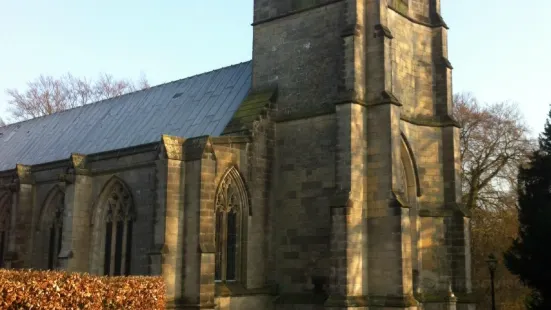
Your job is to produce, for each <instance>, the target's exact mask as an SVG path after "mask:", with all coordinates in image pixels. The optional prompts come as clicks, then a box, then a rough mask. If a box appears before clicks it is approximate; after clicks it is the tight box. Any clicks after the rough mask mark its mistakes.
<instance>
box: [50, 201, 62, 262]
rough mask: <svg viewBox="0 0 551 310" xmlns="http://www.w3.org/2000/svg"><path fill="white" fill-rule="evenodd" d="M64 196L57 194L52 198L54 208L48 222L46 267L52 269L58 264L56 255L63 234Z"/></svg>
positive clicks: (59, 249)
mask: <svg viewBox="0 0 551 310" xmlns="http://www.w3.org/2000/svg"><path fill="white" fill-rule="evenodd" d="M63 200H64V196H63V194H59V195H57V199H56V200H54V202H53V203H54V204H55V209H54V210H53V214H52V215H51V221H50V223H49V231H48V233H49V240H48V269H50V270H52V269H55V268H56V267H57V266H58V264H57V263H58V260H57V257H58V255H59V251H61V240H62V239H61V237H62V234H63V210H64V202H63Z"/></svg>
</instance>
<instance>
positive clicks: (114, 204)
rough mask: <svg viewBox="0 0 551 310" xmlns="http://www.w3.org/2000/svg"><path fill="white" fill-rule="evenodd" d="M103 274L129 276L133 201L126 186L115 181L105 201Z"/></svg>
mask: <svg viewBox="0 0 551 310" xmlns="http://www.w3.org/2000/svg"><path fill="white" fill-rule="evenodd" d="M105 207H106V208H107V215H106V218H105V248H104V255H105V256H104V264H103V269H104V274H105V275H112V276H119V275H129V274H130V263H131V259H130V258H131V256H132V255H131V254H132V253H131V249H132V222H133V220H134V215H133V210H134V206H133V201H132V196H131V194H130V192H129V191H128V189H127V188H126V186H124V185H123V184H122V183H121V182H119V181H117V182H115V183H114V184H113V186H112V189H111V191H110V193H109V196H108V198H107V200H106V206H105Z"/></svg>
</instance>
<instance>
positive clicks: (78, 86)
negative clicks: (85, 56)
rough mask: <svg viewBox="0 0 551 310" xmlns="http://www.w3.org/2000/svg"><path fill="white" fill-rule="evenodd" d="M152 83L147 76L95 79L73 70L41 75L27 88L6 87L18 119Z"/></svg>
mask: <svg viewBox="0 0 551 310" xmlns="http://www.w3.org/2000/svg"><path fill="white" fill-rule="evenodd" d="M148 87H149V83H148V82H147V79H146V78H145V76H141V77H140V79H139V80H138V81H137V82H133V81H131V80H128V79H115V78H114V77H113V76H112V75H109V74H100V75H99V78H98V79H97V80H95V81H93V80H90V79H87V78H79V77H75V76H73V75H72V74H70V73H67V74H66V75H64V76H62V77H60V78H56V77H53V76H44V75H40V76H39V77H38V78H36V79H35V80H33V81H31V82H29V83H27V89H26V90H25V91H23V92H20V91H19V90H17V89H7V90H6V94H7V95H8V97H9V99H8V104H9V106H10V108H9V111H10V112H11V113H12V116H13V117H14V119H16V120H24V119H29V118H35V117H39V116H43V115H49V114H52V113H55V112H59V111H63V110H66V109H70V108H75V107H78V106H82V105H85V104H89V103H92V102H96V101H100V100H104V99H108V98H112V97H116V96H120V95H124V94H126V93H129V92H133V91H136V90H140V89H145V88H148Z"/></svg>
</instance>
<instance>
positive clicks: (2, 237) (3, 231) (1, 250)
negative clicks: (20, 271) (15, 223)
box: [0, 194, 10, 268]
mask: <svg viewBox="0 0 551 310" xmlns="http://www.w3.org/2000/svg"><path fill="white" fill-rule="evenodd" d="M9 223H10V205H9V203H8V195H7V194H6V195H3V196H2V195H0V268H3V267H4V255H5V253H6V248H7V246H8V231H9Z"/></svg>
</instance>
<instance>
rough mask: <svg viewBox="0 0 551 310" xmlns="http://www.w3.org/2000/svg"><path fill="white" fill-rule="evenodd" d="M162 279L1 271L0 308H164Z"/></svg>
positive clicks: (55, 272)
mask: <svg viewBox="0 0 551 310" xmlns="http://www.w3.org/2000/svg"><path fill="white" fill-rule="evenodd" d="M164 296H165V286H164V282H163V279H162V278H161V277H140V276H131V277H100V276H92V275H89V274H82V273H66V272H57V271H33V270H6V269H0V309H129V310H130V309H140V310H144V309H148V310H149V309H152V310H154V309H164V308H165V298H164Z"/></svg>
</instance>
